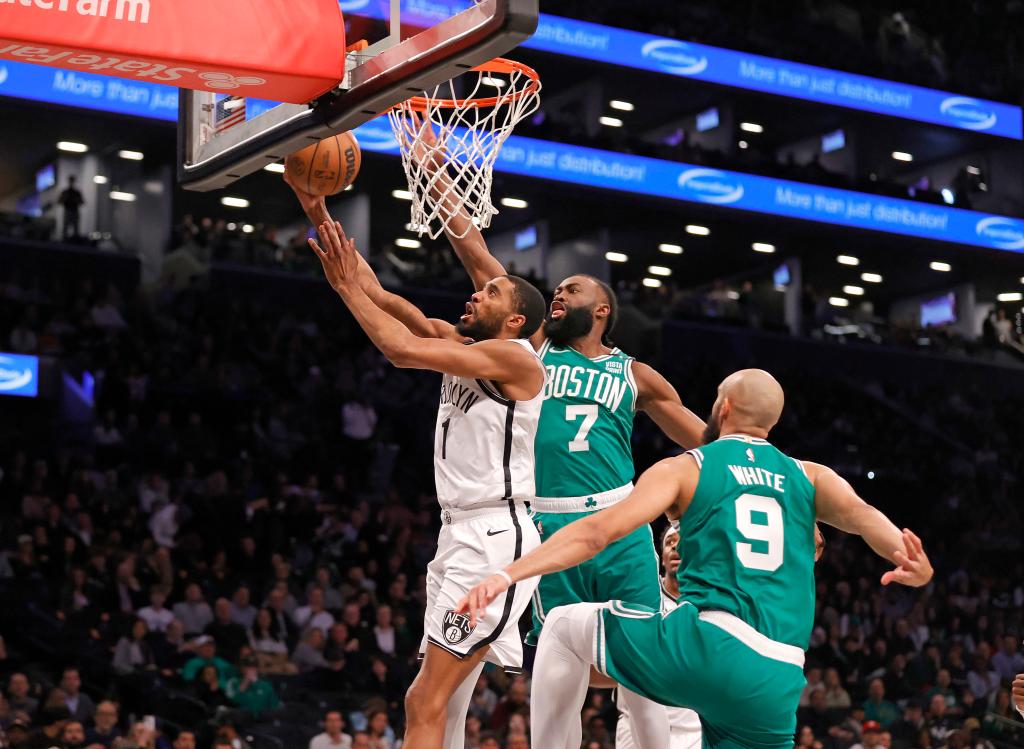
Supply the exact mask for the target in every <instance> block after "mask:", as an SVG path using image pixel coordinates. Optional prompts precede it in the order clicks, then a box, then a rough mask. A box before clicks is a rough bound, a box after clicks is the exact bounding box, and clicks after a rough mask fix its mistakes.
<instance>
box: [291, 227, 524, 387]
mask: <svg viewBox="0 0 1024 749" xmlns="http://www.w3.org/2000/svg"><path fill="white" fill-rule="evenodd" d="M319 233H320V239H321V241H322V243H323V244H322V245H321V244H319V243H317V242H316V241H315V240H312V239H311V240H309V244H310V247H312V248H313V251H314V252H315V253H316V255H317V257H318V258H319V259H320V263H321V265H322V266H323V268H324V274H325V275H326V276H327V280H328V281H329V282H330V284H331V287H332V288H333V289H334V290H335V291H337V292H338V294H340V295H341V298H342V299H343V300H344V301H345V305H346V306H347V307H348V308H349V310H350V311H351V312H352V315H353V316H354V317H355V318H356V320H357V321H358V322H359V325H360V326H361V327H362V329H363V330H364V331H365V332H366V334H367V335H368V336H369V337H370V340H371V341H373V344H374V345H375V346H376V347H377V348H378V349H380V351H381V353H382V354H384V356H386V357H387V358H388V360H389V361H390V362H391V363H392V364H394V365H395V366H396V367H405V368H417V369H431V370H434V371H435V372H444V373H447V374H452V375H458V376H460V377H473V378H480V379H485V380H492V381H494V382H497V383H499V384H504V385H507V386H508V387H507V392H506V395H507V396H508V397H509V398H512V399H513V400H523V399H529V398H532V397H534V396H535V395H536V394H537V393H539V392H540V389H541V387H543V384H544V371H543V369H542V368H541V367H540V365H539V364H538V362H537V358H536V357H535V356H534V355H533V354H531V353H530V352H529V351H527V350H526V349H525V348H523V347H522V346H518V345H516V344H514V343H512V342H511V341H502V340H490V341H482V342H480V343H475V344H472V345H469V346H467V345H465V344H462V343H459V342H457V341H454V340H442V339H439V338H420V337H417V336H415V335H413V334H412V333H411V332H410V331H409V329H408V328H407V327H406V326H405V325H403V324H402V323H400V322H399V321H398V320H396V319H395V318H394V317H392V316H391V315H389V314H388V313H387V312H385V311H384V310H382V309H380V308H379V307H378V306H377V305H376V304H374V303H373V300H371V299H370V297H369V296H368V295H367V294H366V291H365V290H364V289H363V287H362V284H361V283H360V282H359V278H358V275H359V253H358V252H357V251H356V248H355V244H354V243H353V242H352V241H351V240H350V239H348V237H346V236H345V233H344V231H343V230H342V228H341V224H339V223H338V222H333V223H324V224H322V225H321V226H320V230H319Z"/></svg>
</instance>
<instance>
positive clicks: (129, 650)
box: [111, 619, 156, 675]
mask: <svg viewBox="0 0 1024 749" xmlns="http://www.w3.org/2000/svg"><path fill="white" fill-rule="evenodd" d="M148 634H149V627H147V626H146V622H145V621H144V620H142V619H136V620H135V621H134V622H132V628H131V631H130V632H129V633H128V634H126V635H124V636H123V637H122V638H121V639H120V640H118V641H117V647H115V648H114V659H113V661H112V663H111V665H112V666H113V667H114V670H115V671H116V672H117V673H119V674H122V675H124V674H130V673H132V672H133V671H142V670H146V669H153V668H156V659H155V658H154V657H153V649H152V648H151V647H150V645H149V642H148V641H147V639H146V637H147V635H148Z"/></svg>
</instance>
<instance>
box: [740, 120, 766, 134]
mask: <svg viewBox="0 0 1024 749" xmlns="http://www.w3.org/2000/svg"><path fill="white" fill-rule="evenodd" d="M740 130H742V131H743V132H745V133H763V132H764V126H763V125H759V124H757V123H756V122H741V123H740Z"/></svg>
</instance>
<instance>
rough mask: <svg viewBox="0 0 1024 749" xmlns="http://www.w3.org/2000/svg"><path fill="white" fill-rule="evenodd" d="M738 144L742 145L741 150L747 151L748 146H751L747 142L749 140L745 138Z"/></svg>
mask: <svg viewBox="0 0 1024 749" xmlns="http://www.w3.org/2000/svg"><path fill="white" fill-rule="evenodd" d="M736 145H737V146H739V147H740V150H742V151H745V150H746V149H748V148H749V147H750V144H749V143H747V142H746V141H745V140H741V141H740V142H739V143H737V144H736Z"/></svg>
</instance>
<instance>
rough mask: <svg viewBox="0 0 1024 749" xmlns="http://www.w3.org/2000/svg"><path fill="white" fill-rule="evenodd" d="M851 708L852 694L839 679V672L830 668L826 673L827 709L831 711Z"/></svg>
mask: <svg viewBox="0 0 1024 749" xmlns="http://www.w3.org/2000/svg"><path fill="white" fill-rule="evenodd" d="M849 706H850V693H849V692H847V691H846V690H845V689H844V688H843V685H842V682H841V680H840V678H839V671H838V670H837V669H835V668H830V669H828V670H826V671H825V707H827V708H828V709H829V710H836V709H840V710H845V709H846V708H848V707H849Z"/></svg>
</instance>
